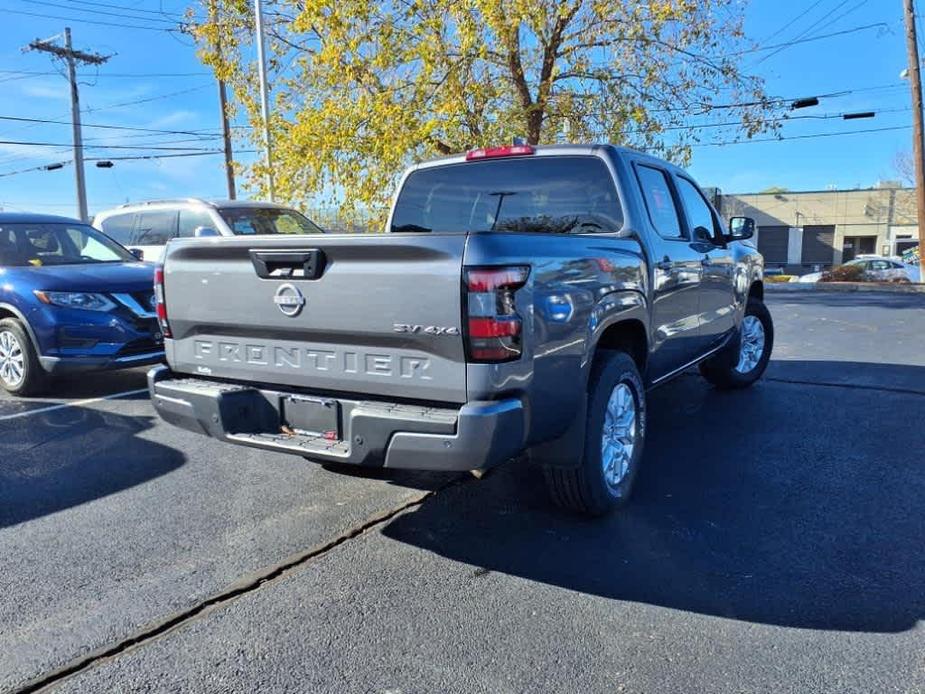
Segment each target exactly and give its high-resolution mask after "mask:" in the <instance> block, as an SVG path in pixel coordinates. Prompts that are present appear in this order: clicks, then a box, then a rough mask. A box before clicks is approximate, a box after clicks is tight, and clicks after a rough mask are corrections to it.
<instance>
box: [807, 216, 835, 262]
mask: <svg viewBox="0 0 925 694" xmlns="http://www.w3.org/2000/svg"><path fill="white" fill-rule="evenodd" d="M800 261H801V262H802V263H804V264H811V263H819V264H821V265H831V264H832V263H833V262H835V225H834V224H819V225H815V226H805V227H803V254H802V256H801V258H800Z"/></svg>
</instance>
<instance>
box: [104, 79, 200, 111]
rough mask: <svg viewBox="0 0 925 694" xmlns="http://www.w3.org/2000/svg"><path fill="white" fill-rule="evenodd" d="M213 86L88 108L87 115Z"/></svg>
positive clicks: (191, 88)
mask: <svg viewBox="0 0 925 694" xmlns="http://www.w3.org/2000/svg"><path fill="white" fill-rule="evenodd" d="M211 86H212V85H211V84H201V85H199V86H198V87H190V88H189V89H181V90H179V91H176V92H168V93H166V94H158V95H157V96H149V97H145V98H143V99H135V100H133V101H123V102H121V103H117V104H106V105H104V106H99V107H97V108H88V109H86V112H87V113H92V112H93V111H101V110H103V109H106V110H111V109H114V108H122V107H123V106H135V105H136V104H146V103H148V102H149V101H157V100H159V99H169V98H170V97H172V96H180V95H181V94H189V93H190V92H197V91H200V90H202V89H207V88H208V87H211Z"/></svg>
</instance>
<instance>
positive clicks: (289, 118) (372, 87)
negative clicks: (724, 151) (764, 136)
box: [193, 0, 771, 208]
mask: <svg viewBox="0 0 925 694" xmlns="http://www.w3.org/2000/svg"><path fill="white" fill-rule="evenodd" d="M203 1H204V2H205V0H203ZM740 7H741V5H740V2H739V1H738V0H570V1H558V2H557V1H554V0H398V1H395V2H391V1H384V2H367V1H361V0H336V2H335V1H334V0H264V8H265V9H264V13H265V16H266V21H267V31H266V34H267V37H268V40H269V49H270V50H269V55H270V59H269V67H270V74H271V103H272V108H271V113H272V115H271V123H270V125H271V130H272V140H273V149H274V160H275V165H274V167H273V168H274V176H275V182H276V189H277V193H278V196H279V197H280V198H281V199H286V200H290V201H293V202H306V201H308V200H312V201H315V202H317V201H318V199H319V196H322V197H325V198H328V199H329V200H334V201H336V202H337V203H338V204H343V205H345V206H347V207H350V206H355V205H358V206H360V207H366V208H370V207H376V206H380V205H383V204H384V203H386V202H387V201H388V199H389V197H390V196H391V194H392V193H393V191H394V184H395V181H396V176H397V174H398V173H399V172H400V171H401V169H402V168H403V167H404V166H406V165H407V164H408V163H409V162H411V161H413V160H415V159H419V158H425V157H430V156H435V155H440V154H445V153H450V152H459V151H463V150H466V149H468V148H471V147H474V146H480V145H487V144H497V143H504V142H509V141H510V140H511V139H512V138H513V137H516V136H520V137H524V138H526V140H527V141H528V142H531V143H550V142H557V141H571V142H588V141H606V142H613V143H618V144H630V145H635V146H639V147H645V148H648V149H651V150H656V151H659V152H661V153H662V154H665V155H667V156H670V157H673V158H674V159H676V160H678V161H681V162H683V161H684V160H685V158H686V156H687V155H688V154H689V152H690V149H689V147H690V145H692V144H694V143H696V141H697V140H698V138H700V137H705V136H706V137H713V134H714V133H715V132H716V131H713V130H705V131H704V130H691V129H689V128H687V124H689V123H690V122H691V119H692V118H697V117H701V120H702V119H703V118H708V117H711V116H712V117H713V118H714V119H715V118H716V117H717V116H720V120H721V121H722V122H724V123H729V122H731V123H733V125H732V126H731V127H732V128H733V129H734V130H735V134H736V135H739V136H750V135H752V134H755V133H756V132H759V131H761V130H762V129H764V128H765V127H767V122H766V120H765V117H766V115H767V112H768V109H769V107H770V105H771V104H770V102H769V101H768V99H767V97H766V96H765V94H764V92H763V91H762V86H761V83H760V81H759V80H757V79H756V78H753V77H749V76H747V75H746V74H745V73H744V72H743V69H742V68H741V62H742V60H743V59H744V56H745V55H746V54H748V52H749V50H750V47H749V45H748V44H747V43H746V42H745V40H744V38H743V36H742V18H741V15H740ZM206 9H210V10H211V11H212V14H211V15H210V16H211V17H212V18H213V19H212V21H209V22H207V23H203V24H196V25H194V27H193V33H194V35H195V36H196V38H197V41H198V42H199V45H200V54H201V56H202V59H203V61H204V62H205V63H207V64H209V65H211V66H212V67H213V68H214V69H215V70H216V72H217V73H218V74H220V75H221V76H222V77H224V78H225V79H227V80H228V81H229V82H230V84H231V85H232V86H233V88H234V94H235V97H236V102H237V104H238V106H237V107H238V108H243V109H244V110H245V111H246V113H247V115H248V117H249V120H250V122H251V124H253V125H254V126H259V125H260V123H261V120H260V110H259V106H258V104H259V92H258V89H257V79H256V67H255V64H254V52H253V46H252V42H253V35H254V34H253V29H254V28H253V15H252V11H253V3H252V2H250V0H210V1H209V2H207V4H206ZM254 133H255V134H254V137H253V142H254V144H259V142H260V138H259V135H258V134H259V128H256V127H255V129H254ZM727 135H728V133H727ZM261 166H262V165H261V164H259V163H258V164H257V165H255V166H254V167H253V168H251V169H250V170H249V173H250V175H251V176H250V181H251V183H252V185H254V186H255V187H256V186H259V185H260V177H261V175H262V173H263V171H262V170H261Z"/></svg>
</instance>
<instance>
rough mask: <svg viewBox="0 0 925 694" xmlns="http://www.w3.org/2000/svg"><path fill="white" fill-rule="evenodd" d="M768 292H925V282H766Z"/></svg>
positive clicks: (765, 288) (765, 287)
mask: <svg viewBox="0 0 925 694" xmlns="http://www.w3.org/2000/svg"><path fill="white" fill-rule="evenodd" d="M764 290H765V291H766V292H781V293H787V292H886V293H891V294H925V284H901V283H898V282H896V283H894V282H765V284H764Z"/></svg>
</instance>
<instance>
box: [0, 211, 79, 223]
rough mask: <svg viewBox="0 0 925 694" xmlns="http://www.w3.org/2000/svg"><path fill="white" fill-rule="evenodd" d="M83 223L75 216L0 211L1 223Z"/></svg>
mask: <svg viewBox="0 0 925 694" xmlns="http://www.w3.org/2000/svg"><path fill="white" fill-rule="evenodd" d="M17 223H19V224H23V223H24V224H83V222H81V221H80V220H79V219H74V218H73V217H61V216H59V215H54V214H38V213H36V212H0V224H17Z"/></svg>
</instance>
